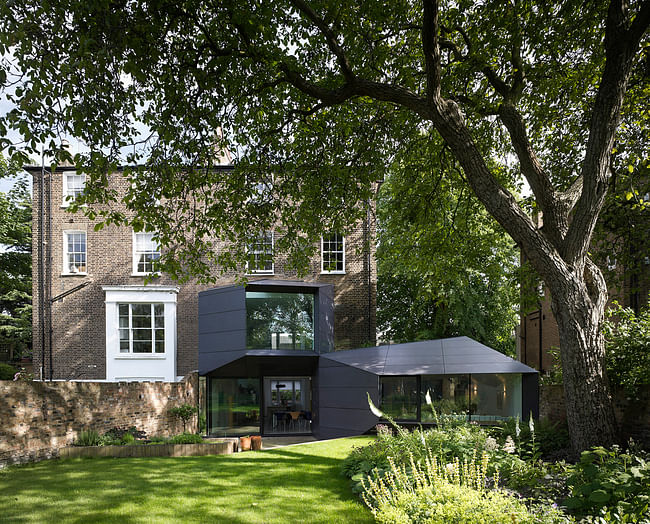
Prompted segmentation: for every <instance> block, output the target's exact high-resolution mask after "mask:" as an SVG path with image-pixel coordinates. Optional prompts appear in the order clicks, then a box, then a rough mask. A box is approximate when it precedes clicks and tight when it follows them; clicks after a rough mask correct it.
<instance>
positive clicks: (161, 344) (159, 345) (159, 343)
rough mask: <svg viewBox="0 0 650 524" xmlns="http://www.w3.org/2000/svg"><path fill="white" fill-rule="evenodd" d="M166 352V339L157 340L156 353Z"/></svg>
mask: <svg viewBox="0 0 650 524" xmlns="http://www.w3.org/2000/svg"><path fill="white" fill-rule="evenodd" d="M164 352H165V341H164V340H161V341H158V340H156V353H164Z"/></svg>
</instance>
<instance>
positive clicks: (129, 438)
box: [122, 433, 135, 445]
mask: <svg viewBox="0 0 650 524" xmlns="http://www.w3.org/2000/svg"><path fill="white" fill-rule="evenodd" d="M134 443H135V437H134V436H133V435H132V434H131V433H125V434H124V436H123V437H122V444H125V445H128V444H134Z"/></svg>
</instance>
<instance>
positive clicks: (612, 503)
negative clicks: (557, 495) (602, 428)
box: [565, 447, 650, 523]
mask: <svg viewBox="0 0 650 524" xmlns="http://www.w3.org/2000/svg"><path fill="white" fill-rule="evenodd" d="M649 459H650V456H648V455H647V454H645V453H640V452H637V453H631V452H628V453H622V452H621V451H620V449H618V448H614V449H611V450H607V449H605V448H602V447H594V448H592V449H591V450H589V451H583V452H582V454H581V456H580V462H578V464H576V466H575V471H574V473H573V475H571V476H570V477H569V479H568V485H569V486H570V488H571V496H570V497H569V498H567V499H566V501H565V504H566V506H567V507H568V508H569V509H570V510H572V511H573V512H575V514H576V515H577V516H585V515H589V516H595V517H598V516H602V517H603V518H604V519H605V521H606V522H630V523H632V522H647V521H649V520H650V462H649Z"/></svg>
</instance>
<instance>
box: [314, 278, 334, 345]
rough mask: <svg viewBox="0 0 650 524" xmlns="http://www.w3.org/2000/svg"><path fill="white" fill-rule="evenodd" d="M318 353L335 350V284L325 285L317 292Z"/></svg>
mask: <svg viewBox="0 0 650 524" xmlns="http://www.w3.org/2000/svg"><path fill="white" fill-rule="evenodd" d="M316 337H317V338H316V340H317V341H318V345H317V347H316V352H317V353H329V352H330V351H334V286H332V285H324V286H321V287H319V288H318V292H317V294H316Z"/></svg>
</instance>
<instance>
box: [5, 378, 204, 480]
mask: <svg viewBox="0 0 650 524" xmlns="http://www.w3.org/2000/svg"><path fill="white" fill-rule="evenodd" d="M197 390H198V377H197V375H196V373H193V374H190V375H188V376H187V377H185V379H184V380H183V381H182V382H174V383H169V382H122V383H118V382H114V383H110V382H12V381H6V380H3V381H0V420H2V424H1V425H0V467H3V466H5V465H7V464H15V463H22V462H30V461H34V460H41V459H45V458H52V457H56V456H58V449H59V448H62V447H65V446H69V445H71V444H72V443H73V442H74V441H75V439H76V438H77V435H78V434H79V432H80V431H82V430H89V429H93V430H96V431H97V432H99V433H100V434H103V433H105V432H106V431H108V430H109V429H111V428H113V427H115V426H120V427H124V426H126V427H131V426H135V427H136V428H138V429H139V430H143V431H145V432H146V433H147V435H148V436H154V435H161V436H170V435H173V434H177V433H180V432H181V431H183V425H182V422H180V421H178V420H177V419H176V418H174V417H173V416H171V415H170V414H169V408H171V407H174V406H178V405H181V404H192V405H196V404H197V402H198V397H197V395H198V391H197ZM196 423H197V421H196V417H194V420H193V421H191V422H190V423H189V424H188V428H187V429H188V431H192V432H195V431H196V429H197V428H196Z"/></svg>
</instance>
